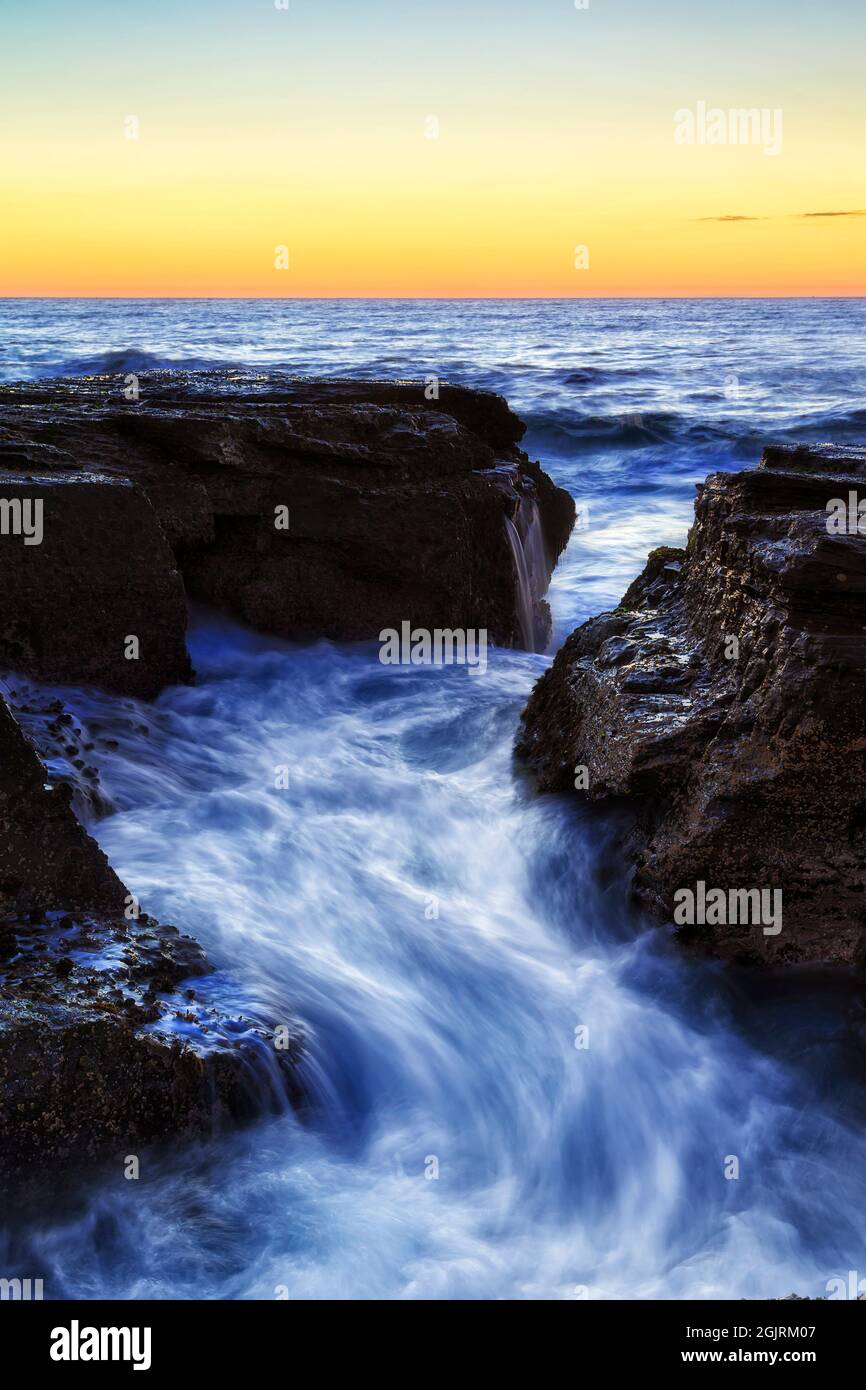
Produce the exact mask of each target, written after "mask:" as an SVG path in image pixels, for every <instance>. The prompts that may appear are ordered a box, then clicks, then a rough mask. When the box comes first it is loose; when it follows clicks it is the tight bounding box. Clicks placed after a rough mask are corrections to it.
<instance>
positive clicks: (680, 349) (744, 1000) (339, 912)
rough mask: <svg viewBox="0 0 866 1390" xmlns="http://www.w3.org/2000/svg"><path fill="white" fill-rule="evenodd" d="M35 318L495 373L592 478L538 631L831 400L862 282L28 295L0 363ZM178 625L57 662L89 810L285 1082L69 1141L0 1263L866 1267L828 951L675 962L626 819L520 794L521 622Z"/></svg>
mask: <svg viewBox="0 0 866 1390" xmlns="http://www.w3.org/2000/svg"><path fill="white" fill-rule="evenodd" d="M5 312H6V311H4V313H5ZM28 313H29V314H30V318H29V319H28ZM52 314H53V315H54V318H53V320H52V319H51V315H52ZM52 322H53V334H54V338H53V341H54V342H55V343H56V342H57V341H58V340H59V336H60V330H61V329H65V331H66V338H65V340H64V346H63V349H62V351H63V352H64V353H66V360H67V364H68V362H69V361H70V360H73V359H74V362H75V364H76V365H77V366H78V367H79V369H83V368H85V367H87V366H91V367H92V366H93V365H94V364H95V363H97V359H98V363H100V364H101V365H103V366H104V365H105V354H106V353H109V352H111V353H116V352H119V353H122V354H124V360H123V363H122V364H121V366H120V367H118V366H117V365H116V363H112V366H113V369H114V370H122V369H125V368H126V367H127V366H128V364H129V362H131V361H132V362H134V361H136V360H138V358H137V357H136V354H137V355H138V357H141V355H142V354H144V353H145V352H146V353H147V354H148V355H149V357H150V358H152V359H158V360H160V361H165V360H180V359H181V358H184V359H187V360H188V359H189V358H194V359H198V358H199V355H200V354H203V355H205V356H207V360H208V362H209V364H211V365H212V364H213V361H214V358H220V360H226V361H228V360H234V361H247V362H250V363H252V364H253V365H266V364H267V363H268V361H270V363H272V364H276V363H277V359H279V361H278V364H279V365H282V366H286V367H290V368H293V369H298V368H299V367H301V366H303V367H304V369H305V370H309V371H318V372H321V371H329V370H330V371H340V372H344V373H348V372H352V373H354V374H361V375H383V374H386V373H387V374H400V375H423V374H424V373H425V372H427V371H429V370H435V369H436V368H437V367H438V368H439V369H440V371H441V374H442V375H443V376H449V377H451V378H452V379H462V380H466V381H475V382H477V383H478V384H482V385H493V386H495V387H496V388H497V389H500V390H503V391H504V392H505V393H506V394H507V395H508V396H509V398H510V399H511V400H512V401H513V403H514V404H515V407H516V408H518V409H519V410H520V412H521V413H522V414H523V415H524V417H525V418H527V419H528V420H529V422H530V427H531V428H530V435H529V437H528V446H529V447H530V449H531V451H532V452H533V454H534V455H535V456H537V457H541V459H542V461H543V462H544V463H545V465H546V466H547V467H548V469H549V471H550V472H551V473H552V474H553V475H554V476H555V477H556V479H557V481H558V482H560V483H561V484H562V485H564V486H567V487H569V489H570V490H571V491H572V493H573V495H574V496H575V497H576V498H577V500H578V501H579V503H580V504H581V506H582V507H583V508H584V512H585V515H586V514H588V525H585V526H582V527H581V529H580V530H579V531H578V532H577V533H576V534H575V537H574V539H573V541H572V544H571V546H570V548H569V553H568V555H567V556H566V557H565V560H564V561H563V563H562V565H561V566H560V569H559V571H558V573H557V576H556V578H555V581H554V585H553V589H552V594H551V599H552V603H553V608H554V620H555V628H556V634H557V640H558V639H561V637H562V636H563V635H564V634H565V633H566V632H567V631H569V630H570V629H571V627H573V626H574V624H575V623H576V622H577V621H579V620H581V619H582V618H583V617H585V616H586V615H587V614H588V613H591V612H594V611H597V610H598V609H599V608H601V607H603V606H605V605H606V604H609V603H611V602H615V601H616V599H617V598H618V597H619V596H620V594H621V593H622V591H623V589H624V588H625V587H626V585H627V583H628V582H629V581H630V579H631V578H633V577H634V574H635V573H636V572H637V570H638V569H639V568H640V564H641V561H642V558H643V555H644V554H645V552H646V550H647V549H649V548H650V547H651V546H653V545H656V544H659V543H662V542H673V543H676V542H681V541H682V540H683V538H684V535H685V530H686V527H687V524H688V519H689V516H690V513H691V497H692V484H693V481H694V480H695V479H696V478H699V477H703V476H704V475H705V474H706V472H707V471H708V470H709V469H711V468H713V467H720V466H727V467H739V466H742V465H743V463H744V462H746V461H748V460H749V459H751V458H752V457H753V456H754V450H755V444H754V441H755V440H756V439H757V438H764V437H770V436H772V437H774V438H782V437H825V436H826V437H834V438H842V437H851V438H856V437H858V432H859V433H860V434H861V435H862V411H863V389H862V388H863V361H864V357H863V353H864V349H863V335H862V329H863V326H864V313H863V309H862V307H861V306H860V305H859V304H855V303H853V302H852V304H850V305H848V304H840V305H838V306H835V307H831V308H828V306H826V305H820V304H817V303H815V302H809V303H806V304H804V305H790V304H789V305H787V306H782V305H774V306H770V308H769V309H767V308H763V309H762V307H761V306H756V305H754V304H751V303H749V304H743V305H739V306H737V305H733V306H732V305H727V304H723V305H720V306H715V308H714V307H713V306H712V305H711V304H709V302H701V303H698V304H695V305H685V306H683V305H676V304H674V305H668V306H665V305H646V306H641V305H636V304H628V303H623V304H619V305H617V304H612V305H607V306H599V305H583V304H569V305H559V306H547V307H546V306H544V305H541V304H538V303H530V304H528V305H524V306H513V307H511V308H508V307H507V306H506V307H504V306H501V305H491V304H483V303H482V304H479V305H475V306H472V305H469V306H467V305H459V304H451V305H446V306H439V308H438V310H437V311H436V312H431V310H430V308H429V306H420V307H419V306H412V305H411V304H403V305H390V306H389V305H372V306H369V305H361V304H357V305H354V306H327V305H321V304H319V305H301V306H294V305H292V304H290V303H281V304H279V305H269V306H264V307H259V306H252V307H251V306H250V305H249V304H247V305H245V306H240V305H230V306H227V307H223V306H220V305H217V306H214V305H198V306H194V305H190V304H183V305H181V306H177V307H175V308H174V309H172V308H171V307H170V306H165V305H162V306H159V305H157V306H154V307H152V308H148V307H137V308H135V309H128V308H127V309H125V308H124V307H123V306H122V305H117V304H112V305H110V306H109V307H107V308H106V307H105V306H102V305H100V306H98V307H97V309H95V310H94V311H93V312H92V313H89V312H88V311H87V310H86V309H85V308H83V307H82V306H81V305H76V304H70V305H68V306H63V305H59V306H57V305H56V306H54V308H53V309H52V308H50V307H45V306H44V305H42V306H38V307H36V308H33V309H32V310H30V311H28V310H27V309H26V308H22V307H21V305H20V304H19V305H18V307H17V308H16V309H15V310H14V315H13V318H12V320H11V321H9V322H8V325H7V326H8V331H9V335H10V341H11V343H12V347H11V350H10V357H11V360H12V363H13V366H15V364H17V371H14V372H13V371H11V370H10V371H9V372H8V373H7V374H12V375H16V374H17V375H20V374H22V372H25V371H26V372H27V373H29V374H34V375H36V374H39V373H40V372H43V374H44V372H45V371H48V370H49V369H50V370H58V369H59V366H60V363H59V362H58V360H57V355H58V351H59V349H57V348H56V346H55V347H49V340H50V339H51V327H50V326H51V323H52ZM323 324H327V325H328V333H327V334H323V333H322V331H321V329H322V325H323ZM22 325H23V327H22ZM25 330H26V331H25ZM16 335H17V336H16ZM205 343H206V344H207V351H206V353H205V348H204V346H203V345H204V344H205ZM324 343H327V344H334V346H327V347H325V346H323V344H324ZM22 344H23V345H22ZM250 344H253V345H254V346H252V347H251V346H250ZM28 353H29V356H28ZM52 353H53V354H54V355H53V356H52V355H51V354H52ZM16 354H17V356H16ZM858 354H859V355H858ZM301 359H303V361H301ZM836 363H840V365H839V368H838V370H836V367H835V364H836ZM129 369H130V370H134V369H135V367H134V365H133V366H130V367H129ZM723 369H724V370H723ZM737 369H738V370H739V379H740V386H739V387H738V390H739V394H738V395H732V394H731V391H732V388H731V383H730V382H729V381H727V382H726V379H725V377H726V372H727V375H728V376H730V374H731V373H732V372H734V371H736V370H737ZM858 373H859V374H858ZM858 392H859V394H858ZM726 393H727V394H726ZM599 422H601V423H599ZM816 422H818V423H816ZM813 430H814V431H817V433H812V432H811V431H813ZM407 616H410V615H407ZM191 648H192V652H193V658H194V662H195V665H196V668H197V671H198V676H199V680H198V684H197V685H196V686H195V687H192V688H178V689H173V690H169V691H167V692H165V693H164V694H163V695H162V696H161V697H160V699H159V700H158V701H157V702H156V704H155V705H154V706H144V705H137V704H136V703H135V702H131V701H120V700H116V699H113V698H111V697H108V696H102V695H98V694H96V693H94V692H88V693H85V692H79V693H74V694H72V695H70V694H69V692H65V693H64V698H65V699H66V700H67V703H68V704H69V705H70V706H71V707H72V708H73V709H74V711H75V713H76V715H77V716H78V717H79V719H81V720H83V721H84V724H85V725H87V724H88V723H93V722H94V721H97V722H100V723H102V724H103V725H104V726H107V727H108V728H110V730H111V736H112V738H113V739H114V740H116V742H117V748H116V750H113V751H103V752H102V753H99V755H98V758H97V761H98V766H99V769H100V774H101V780H102V786H103V790H104V792H105V794H106V795H107V796H108V797H109V798H110V800H111V803H112V804H113V806H114V807H115V809H114V812H113V814H111V815H109V816H107V817H105V818H104V819H101V820H99V821H97V822H95V823H94V824H93V825H92V827H91V828H92V830H93V833H95V834H96V835H97V837H98V838H99V841H100V843H101V844H102V846H103V847H104V849H105V850H106V851H107V853H108V854H109V855H110V857H111V859H112V862H113V864H114V865H115V867H116V868H117V870H118V872H119V873H120V875H121V877H122V878H123V879H124V881H125V882H126V883H127V884H128V885H129V886H130V887H131V889H132V890H133V891H134V892H135V893H136V894H138V895H139V897H140V898H141V900H142V903H143V905H144V907H145V908H146V909H147V910H148V911H151V912H153V913H154V914H155V915H157V916H159V917H161V918H163V919H164V920H167V921H171V922H174V923H175V924H176V925H178V926H179V927H183V928H186V929H188V930H190V931H192V932H193V933H194V934H195V935H196V936H197V937H198V938H199V939H200V940H201V941H202V943H203V944H204V946H205V947H206V949H207V950H208V952H209V954H210V955H211V957H212V959H213V960H214V961H215V963H216V964H217V966H218V967H219V968H220V972H221V974H220V977H219V978H220V980H221V981H223V982H224V985H223V987H224V988H225V990H226V991H227V995H226V997H227V998H231V993H230V992H231V990H232V989H236V991H237V997H238V1001H239V1002H238V1009H239V1010H240V1008H241V1007H242V1004H243V1003H245V1002H246V1000H247V999H253V1000H256V1001H258V1004H259V1005H260V1007H261V1008H262V1010H264V1011H266V1012H268V1013H269V1014H270V1015H271V1016H273V1017H274V1018H276V1019H281V1018H285V1019H286V1020H287V1021H289V1020H294V1019H300V1020H301V1022H302V1025H303V1028H304V1032H305V1035H306V1061H305V1064H304V1070H305V1076H306V1079H307V1084H308V1087H309V1089H310V1092H311V1095H312V1097H313V1099H314V1105H313V1106H312V1108H311V1110H310V1113H309V1114H308V1115H306V1116H305V1117H304V1119H303V1120H300V1119H299V1118H297V1117H296V1116H294V1115H291V1114H289V1115H284V1116H278V1117H275V1118H272V1119H270V1120H268V1121H265V1122H263V1123H261V1124H259V1125H257V1126H255V1127H254V1128H253V1129H251V1130H249V1131H247V1132H245V1133H243V1134H239V1135H235V1136H230V1137H225V1136H224V1137H221V1138H219V1139H217V1140H214V1141H213V1142H212V1143H211V1144H209V1145H206V1146H204V1147H201V1148H195V1149H192V1150H189V1149H188V1150H185V1151H183V1152H180V1153H176V1154H174V1155H171V1156H165V1157H163V1158H161V1159H160V1160H158V1161H157V1160H152V1161H150V1162H145V1163H144V1164H143V1168H142V1178H141V1179H140V1181H138V1182H126V1181H124V1180H123V1178H122V1177H121V1176H120V1175H118V1177H117V1178H116V1179H111V1178H106V1179H104V1180H100V1181H99V1182H98V1183H96V1184H95V1186H94V1189H93V1190H92V1191H91V1192H90V1193H88V1194H87V1198H86V1200H85V1201H83V1202H81V1203H80V1204H78V1205H77V1206H75V1207H73V1208H72V1209H69V1210H65V1211H63V1212H62V1213H61V1212H57V1213H55V1214H51V1213H49V1214H47V1215H46V1216H45V1217H44V1218H43V1219H41V1220H40V1222H39V1224H38V1226H37V1225H33V1226H30V1227H27V1228H25V1229H24V1230H18V1231H16V1232H15V1233H14V1235H13V1236H11V1237H10V1238H9V1243H8V1245H7V1249H6V1250H5V1251H4V1262H3V1268H4V1270H6V1269H7V1267H8V1268H9V1272H10V1274H11V1273H14V1272H15V1270H16V1269H20V1272H21V1273H22V1274H26V1275H29V1276H32V1277H36V1276H42V1277H44V1278H45V1280H46V1294H50V1295H53V1296H61V1295H64V1296H70V1297H76V1296H83V1297H89V1296H119V1297H144V1296H160V1297H201V1296H205V1297H265V1298H273V1297H278V1296H283V1295H286V1296H288V1297H292V1298H299V1297H300V1298H324V1297H383V1298H401V1297H410V1298H411V1297H435V1298H438V1297H443V1298H463V1297H482V1298H498V1297H527V1298H537V1297H553V1298H574V1297H590V1298H606V1297H616V1296H624V1297H635V1298H646V1297H660V1298H680V1297H712V1296H728V1297H740V1296H743V1297H754V1296H761V1295H777V1294H784V1293H788V1292H790V1291H791V1290H792V1289H796V1290H797V1291H799V1292H801V1293H812V1294H815V1293H823V1292H824V1286H825V1284H826V1281H827V1280H828V1279H829V1278H831V1277H833V1276H835V1275H844V1274H846V1273H847V1271H848V1270H849V1269H859V1270H860V1271H861V1272H862V1273H866V1249H864V1243H866V1242H864V1236H863V1231H862V1220H861V1215H860V1214H861V1212H862V1210H863V1208H864V1202H866V1142H864V1138H863V1120H864V1118H866V1115H864V1109H866V1107H864V1099H866V1097H864V1088H863V1085H862V1083H861V1082H860V1081H859V1080H858V1077H859V1075H860V1072H861V1071H862V1057H861V1056H860V1055H859V1054H858V1053H857V1052H856V1050H855V1048H854V1046H853V1044H852V1043H851V1042H850V1041H849V1039H848V1037H847V1035H846V1033H845V1023H846V1018H847V1017H848V1016H849V1014H850V1013H851V1012H852V1010H854V1009H855V1008H856V1000H855V996H854V994H853V991H851V990H850V989H849V988H847V987H846V986H845V985H844V983H842V982H840V981H839V980H837V979H834V978H833V977H831V976H829V975H827V974H822V973H820V972H812V973H808V974H807V973H803V974H798V973H796V972H794V973H792V974H791V975H789V976H787V977H785V978H784V979H780V980H779V981H775V980H773V979H770V978H759V977H754V976H748V975H738V974H736V973H732V972H730V971H726V970H724V969H722V968H721V967H719V966H714V965H711V964H706V963H699V962H696V961H695V960H692V959H689V958H687V957H684V956H683V955H682V954H681V953H680V951H679V950H678V949H677V948H675V947H674V946H673V945H672V944H671V943H670V942H669V941H668V938H667V936H666V934H665V932H664V931H663V930H659V929H657V928H654V927H652V926H649V925H648V924H647V923H645V922H644V921H642V920H641V919H640V917H638V916H637V915H636V914H635V913H634V912H633V910H632V909H631V908H630V906H629V904H628V899H627V874H626V871H625V866H624V862H623V860H622V858H621V857H620V855H619V854H618V852H617V851H616V849H615V846H614V844H613V841H614V839H615V836H616V832H617V825H616V824H615V823H614V822H613V821H611V820H609V819H608V818H606V817H605V816H603V815H600V814H599V813H598V811H597V810H583V809H581V808H580V807H578V806H577V805H576V804H575V803H574V802H573V801H572V800H570V799H569V798H560V797H550V798H540V797H538V796H537V795H536V794H535V791H534V788H533V786H532V783H531V780H529V779H528V778H527V777H526V776H525V774H524V773H523V772H522V771H521V770H520V768H519V767H517V766H516V765H515V763H514V760H513V757H512V751H511V750H512V746H513V740H514V735H515V731H516V726H517V721H518V717H519V712H520V710H521V708H522V706H523V704H524V703H525V700H526V698H527V696H528V693H529V691H530V689H531V687H532V683H533V681H534V680H535V679H536V678H537V677H538V675H539V674H540V673H541V671H542V670H543V669H544V668H545V665H546V663H547V661H548V659H549V658H547V657H545V656H542V655H533V654H529V653H514V652H504V651H495V650H494V651H491V652H490V653H489V664H488V669H487V671H486V672H485V673H484V675H483V676H482V675H476V676H474V677H470V676H469V675H468V673H467V672H466V670H461V669H455V668H434V669H429V670H425V669H401V668H394V667H383V666H382V665H381V664H380V663H379V661H378V660H377V652H376V648H375V646H373V645H370V644H359V645H352V646H347V645H335V644H330V643H319V644H313V645H307V646H297V645H293V644H289V643H283V642H279V641H276V640H272V639H269V638H266V637H262V636H255V635H253V634H250V633H249V632H246V631H244V630H243V629H241V628H239V627H237V626H235V625H233V624H231V623H229V622H227V621H226V620H224V619H222V618H220V617H218V616H216V615H213V614H207V613H198V614H196V616H195V623H194V628H193V633H192V638H191ZM131 712H132V713H134V714H135V718H134V719H132V720H130V719H129V715H130V713H131ZM144 730H146V732H145V731H144ZM91 756H94V757H96V756H97V755H96V754H94V755H91ZM285 766H287V767H288V768H289V786H288V788H286V789H278V788H277V787H276V786H275V785H274V783H275V777H274V771H275V768H277V767H285ZM576 1030H578V1031H577V1032H576ZM583 1030H586V1031H583ZM576 1043H578V1044H581V1045H576ZM584 1043H586V1044H588V1045H582V1044H584ZM730 1156H736V1157H737V1158H738V1160H739V1165H740V1177H739V1179H737V1180H735V1181H729V1180H727V1179H726V1177H725V1168H726V1163H727V1161H728V1159H729V1157H730ZM13 1267H14V1268H13Z"/></svg>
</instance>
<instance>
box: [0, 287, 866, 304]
mask: <svg viewBox="0 0 866 1390" xmlns="http://www.w3.org/2000/svg"><path fill="white" fill-rule="evenodd" d="M766 299H771V300H772V299H778V300H792V299H866V290H863V291H860V292H853V293H850V294H845V293H840V294H826V293H825V294H820V293H815V294H772V293H765V294H598V295H590V294H581V295H561V294H551V295H546V294H515V295H494V294H479V295H471V294H460V295H447V294H443V295H429V294H417V295H415V294H394V295H392V294H357V295H356V294H334V295H332V294H309V295H306V294H299V295H271V294H0V302H5V301H6V300H21V301H31V300H37V301H52V300H54V301H56V300H75V301H76V302H81V301H85V302H90V303H102V302H109V303H111V302H117V303H122V302H124V301H126V300H135V301H136V302H143V303H147V302H148V301H153V302H154V303H159V302H166V301H168V302H171V303H178V304H183V303H212V302H214V301H217V302H223V303H258V302H261V303H267V304H276V303H281V302H282V303H286V304H311V303H313V304H334V303H338V304H339V303H346V304H363V303H366V304H381V303H405V304H443V303H444V304H473V303H489V304H519V303H526V302H530V303H537V304H563V303H567V304H571V303H574V304H578V303H581V302H584V301H588V302H590V303H595V304H601V303H610V302H618V303H643V302H644V301H646V300H677V301H691V302H694V301H702V300H705V301H715V300H732V301H741V300H766Z"/></svg>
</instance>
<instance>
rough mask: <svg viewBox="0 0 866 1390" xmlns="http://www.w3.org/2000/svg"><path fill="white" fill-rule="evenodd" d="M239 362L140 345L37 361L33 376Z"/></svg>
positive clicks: (189, 368) (180, 368)
mask: <svg viewBox="0 0 866 1390" xmlns="http://www.w3.org/2000/svg"><path fill="white" fill-rule="evenodd" d="M236 365H238V364H236V363H233V362H226V361H224V360H222V359H220V358H217V357H169V356H166V355H164V354H161V353H155V352H146V351H145V350H144V349H142V348H133V347H126V348H111V349H108V350H107V351H105V352H98V353H94V354H93V355H92V356H89V357H69V358H55V359H52V360H50V361H45V362H42V363H40V364H39V367H38V368H36V369H35V370H34V373H33V374H34V375H36V376H40V377H46V376H114V375H126V374H127V373H128V372H136V373H138V372H153V371H159V370H169V371H186V372H196V371H212V370H213V369H214V368H220V369H222V368H225V369H226V370H229V369H231V368H232V367H234V366H236Z"/></svg>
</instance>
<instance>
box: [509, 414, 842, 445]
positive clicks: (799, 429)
mask: <svg viewBox="0 0 866 1390" xmlns="http://www.w3.org/2000/svg"><path fill="white" fill-rule="evenodd" d="M523 418H524V419H525V421H526V423H527V437H526V444H527V447H528V448H530V449H535V450H539V451H543V450H545V449H548V450H550V451H551V452H553V453H558V454H566V455H568V454H574V453H585V452H586V453H588V452H592V451H593V450H596V449H599V448H610V447H617V448H647V447H652V446H658V445H672V446H675V447H685V446H691V447H692V448H695V449H702V450H709V451H710V452H712V451H715V450H725V449H727V450H730V451H731V452H732V453H733V454H734V455H736V456H737V457H751V456H753V455H755V454H759V453H760V451H761V449H762V448H763V446H764V445H765V444H768V443H786V442H790V443H796V442H797V441H798V440H802V441H804V442H812V443H814V442H818V441H821V440H826V441H829V442H838V443H845V442H848V443H854V442H857V441H858V440H859V441H862V439H863V437H864V434H866V407H859V406H858V407H854V408H853V409H850V408H849V409H845V408H839V409H831V410H823V411H811V412H804V413H803V414H800V415H791V416H789V417H788V418H787V419H785V420H784V421H778V420H775V419H773V418H761V417H759V416H752V417H749V416H740V417H736V418H734V417H731V416H723V417H716V418H712V417H709V416H706V415H698V414H695V415H688V414H685V413H683V412H678V411H663V410H650V411H633V412H629V411H618V412H616V413H612V414H610V415H597V414H591V415H581V414H578V413H575V412H573V411H567V410H552V411H544V412H539V411H531V410H530V411H528V412H525V413H524V416H523Z"/></svg>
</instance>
